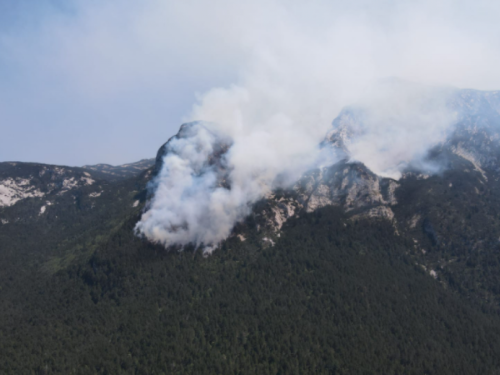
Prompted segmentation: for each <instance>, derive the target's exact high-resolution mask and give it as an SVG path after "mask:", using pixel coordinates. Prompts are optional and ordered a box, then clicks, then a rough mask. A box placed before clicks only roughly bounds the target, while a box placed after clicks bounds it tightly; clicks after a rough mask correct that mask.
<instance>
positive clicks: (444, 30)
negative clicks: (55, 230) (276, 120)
mask: <svg viewBox="0 0 500 375" xmlns="http://www.w3.org/2000/svg"><path fill="white" fill-rule="evenodd" d="M499 10H500V8H499V6H498V5H497V2H494V1H479V2H478V1H472V0H471V1H448V0H445V1H441V2H436V1H418V2H415V1H408V2H404V1H397V2H395V1H375V2H373V1H361V0H359V1H355V2H349V4H348V5H346V2H345V1H322V0H317V1H312V2H307V4H306V2H300V1H294V0H291V1H281V0H268V1H263V0H262V1H261V0H254V1H248V2H246V1H243V2H231V1H226V0H214V1H196V0H186V1H183V2H177V1H176V2H174V1H171V0H143V1H135V0H122V1H111V0H65V1H62V0H0V161H36V162H43V163H54V164H66V165H83V164H92V163H99V162H105V163H111V164H119V163H126V162H132V161H136V160H139V159H142V158H148V157H154V156H155V153H156V151H157V149H158V147H159V146H160V145H161V144H162V143H163V142H165V141H166V140H167V139H168V138H169V137H170V136H171V135H173V134H174V133H175V132H176V131H177V129H178V127H179V125H180V124H181V122H182V120H183V119H184V118H189V114H190V113H191V111H192V106H193V104H194V103H196V101H197V93H198V94H203V93H206V92H207V91H209V90H210V89H212V88H214V87H226V88H227V87H230V86H231V85H232V84H237V85H240V86H242V87H243V88H248V87H250V88H251V87H252V85H253V83H255V82H259V81H262V80H265V81H266V84H268V85H270V89H271V91H272V90H276V92H279V90H284V91H286V90H296V91H297V92H299V93H303V96H302V97H298V99H297V100H296V99H294V101H293V103H292V102H287V105H288V106H293V107H294V108H296V107H297V106H300V105H304V103H307V102H308V100H311V98H314V100H315V101H321V102H324V103H325V106H328V108H327V110H326V109H325V110H324V112H325V113H327V115H328V116H330V117H332V116H334V114H335V113H336V112H337V111H338V109H339V108H340V107H341V106H342V105H345V104H348V103H349V102H350V101H352V100H354V98H356V95H357V94H359V92H360V90H361V88H362V87H364V86H365V85H366V84H368V83H369V82H370V81H371V80H373V79H377V78H380V77H383V76H388V75H391V76H392V75H396V76H401V77H403V78H407V79H411V80H415V81H423V82H430V83H442V84H451V85H456V86H459V87H475V88H484V89H493V88H500V76H499V74H498V73H497V71H498V66H499V63H500V50H499V47H498V46H499V45H500V26H499V25H498V22H497V20H498V18H499V16H500V12H499ZM316 88H317V89H316ZM254 91H255V90H254ZM250 92H253V91H251V90H250ZM255 95H258V94H255ZM270 97H271V99H269V100H268V98H266V100H265V102H266V105H267V106H273V105H274V104H275V103H274V102H273V97H272V96H270ZM262 100H263V99H262ZM280 103H282V102H280ZM313 107H314V108H315V110H319V111H323V109H322V107H321V106H320V107H318V108H319V109H317V107H315V106H309V107H304V110H307V108H313ZM252 108H255V111H259V108H261V107H259V106H254V107H252ZM280 111H282V109H280ZM196 113H208V115H210V113H211V112H210V111H206V110H205V111H198V112H196ZM217 116H220V113H218V114H217ZM217 116H215V117H217ZM258 117H259V116H257V115H255V114H252V116H250V118H258ZM217 118H219V117H217ZM332 119H333V118H332ZM205 120H210V119H209V118H206V119H205Z"/></svg>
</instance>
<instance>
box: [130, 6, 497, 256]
mask: <svg viewBox="0 0 500 375" xmlns="http://www.w3.org/2000/svg"><path fill="white" fill-rule="evenodd" d="M260 5H262V4H260ZM366 6H367V7H368V5H366ZM263 8H265V9H270V10H272V11H271V12H270V13H271V14H275V15H279V17H278V18H273V19H269V18H268V17H263V21H262V22H263V24H265V26H266V27H264V29H263V30H264V31H263V32H259V31H252V32H250V31H249V30H247V29H246V28H245V27H244V28H243V30H239V31H240V32H241V33H242V34H241V35H242V36H243V39H242V40H243V41H244V43H243V44H244V45H246V46H248V47H249V50H250V51H251V53H250V54H249V55H248V56H247V58H248V59H247V60H246V62H245V64H244V65H243V68H242V69H241V71H240V74H239V76H238V79H237V80H236V82H235V83H234V84H232V85H229V86H228V87H219V88H214V89H211V90H209V91H207V92H205V93H203V94H201V95H199V97H198V102H197V103H196V104H195V105H194V106H193V108H192V111H191V113H190V115H188V116H187V117H186V119H185V120H186V121H194V120H201V121H208V122H209V124H205V125H203V126H204V128H203V130H200V131H199V133H200V134H199V135H198V133H193V134H192V137H191V138H190V139H189V141H188V142H187V143H188V144H189V145H185V147H186V150H189V152H188V151H186V152H184V151H183V152H182V153H181V152H180V151H175V152H172V153H171V154H167V155H166V156H165V159H164V167H163V169H162V171H161V173H160V175H159V176H158V178H157V179H156V180H155V181H154V186H155V188H156V190H155V195H154V197H153V199H152V201H151V202H150V205H149V206H148V211H147V212H146V213H145V214H144V215H143V217H142V219H141V221H140V222H139V223H138V225H137V227H136V229H137V230H138V232H140V233H142V234H144V235H146V237H148V238H149V239H150V240H152V241H155V242H160V243H162V244H164V245H166V246H168V245H181V246H182V245H186V244H188V243H195V244H197V245H204V246H207V249H208V250H210V249H212V248H213V246H215V245H217V244H218V243H219V242H220V241H221V240H223V239H224V238H226V237H227V236H228V235H229V234H230V231H231V229H232V227H233V226H234V224H235V223H237V222H238V221H240V220H242V219H243V218H244V217H245V216H246V215H247V214H248V213H249V212H250V207H251V205H252V204H253V203H254V202H256V201H257V200H259V199H261V198H263V197H265V196H266V195H267V194H269V193H270V192H271V191H272V190H273V189H275V188H276V187H287V186H290V185H291V184H292V183H293V182H295V181H296V180H297V179H298V178H299V177H300V176H301V175H302V173H304V172H305V171H306V170H308V169H311V168H317V167H322V166H327V165H331V164H332V163H334V162H335V161H336V160H337V155H335V154H328V153H327V154H325V153H324V152H326V151H325V150H324V149H323V153H322V152H321V149H320V148H319V147H318V145H319V143H320V142H321V141H322V139H323V138H324V137H325V134H327V132H328V131H329V130H330V129H331V122H332V120H333V119H334V118H335V117H336V116H337V115H338V114H339V112H340V110H341V108H342V107H343V106H345V105H347V104H351V103H358V104H357V107H358V108H361V109H362V111H361V112H362V114H363V118H362V121H360V122H358V123H355V124H354V125H357V128H355V129H351V130H353V132H352V136H351V137H350V139H348V140H347V141H348V146H349V147H348V148H349V154H350V158H351V160H353V161H360V162H362V163H364V164H365V165H367V166H368V167H369V168H370V169H372V170H373V171H374V172H375V173H377V174H379V175H381V176H386V177H392V178H395V179H398V178H399V177H400V175H401V171H402V170H403V169H404V168H405V167H406V166H407V165H408V164H409V163H413V165H414V166H419V165H420V166H422V167H425V168H427V169H428V167H429V166H426V165H423V161H424V157H425V154H426V152H427V151H428V150H429V149H430V148H431V147H433V146H434V145H436V144H437V143H439V142H440V141H442V140H443V139H444V137H446V135H447V134H448V132H449V131H450V130H451V129H452V126H453V124H454V120H455V117H454V113H452V112H451V111H450V110H449V109H448V108H447V107H446V102H447V100H448V97H449V95H450V94H451V93H452V92H453V90H452V89H436V88H429V87H426V86H421V85H417V84H402V83H401V82H398V81H392V83H391V82H389V83H387V82H386V83H384V84H382V85H380V84H375V82H377V81H378V80H379V78H381V77H384V76H393V75H397V76H401V77H404V78H410V79H413V80H415V81H418V82H425V83H429V82H431V83H433V82H441V83H442V82H443V80H442V79H441V78H444V79H445V80H446V79H448V81H447V83H451V84H454V83H460V82H464V81H463V80H462V81H460V80H456V79H454V78H457V77H458V76H459V75H458V74H457V73H458V72H460V74H464V73H465V72H466V68H468V69H470V67H471V65H472V66H474V64H476V65H477V67H478V69H479V66H480V65H482V63H483V61H482V60H481V58H479V57H478V53H481V52H483V50H482V47H484V43H475V42H476V40H475V39H474V35H475V34H474V33H471V34H467V35H466V34H464V30H462V29H460V28H459V27H458V23H457V20H456V19H451V18H446V17H444V18H443V19H440V20H439V23H438V22H437V20H438V17H437V16H436V14H438V15H440V16H442V15H443V14H445V12H446V10H448V9H447V7H446V6H444V7H439V6H438V7H437V8H435V7H434V6H432V5H430V3H425V4H424V3H420V4H419V5H417V6H411V5H408V4H405V5H404V6H402V7H400V8H398V9H397V10H396V11H395V12H394V14H397V15H398V17H399V18H397V17H395V18H394V19H391V18H390V17H389V19H387V17H386V16H385V15H381V16H380V17H378V18H377V17H375V18H371V17H368V16H367V15H366V13H364V12H361V13H360V14H356V12H355V11H356V10H359V8H357V9H354V11H353V9H350V10H349V9H348V10H347V11H345V12H340V13H339V14H340V15H337V14H335V15H333V16H332V17H333V18H332V19H330V20H325V19H324V18H322V17H320V18H321V19H320V22H319V25H320V26H317V27H312V25H311V24H308V23H307V22H305V23H304V18H301V17H300V16H299V15H300V12H301V11H304V10H305V12H304V13H305V14H306V16H305V18H307V16H308V15H309V16H310V15H311V14H315V15H317V14H319V13H317V12H318V10H319V11H321V10H322V9H328V7H327V6H326V5H325V4H323V3H315V5H314V7H313V8H315V10H314V11H313V12H312V13H309V14H308V12H307V11H308V10H310V9H305V8H304V7H303V6H299V5H297V4H295V8H293V7H292V8H293V11H288V10H287V9H286V8H285V7H284V6H283V4H281V3H280V2H273V3H272V6H270V8H267V7H266V6H264V7H263ZM229 9H231V7H229ZM426 10H429V11H430V10H432V11H436V12H434V13H433V14H432V15H429V16H428V17H426V16H427V14H426V13H425V11H426ZM412 11H415V12H413V13H412ZM328 14H330V13H328ZM412 14H415V16H412ZM249 17H250V22H249V23H248V24H247V25H250V24H253V23H252V22H254V21H255V20H254V19H252V16H249ZM424 18H425V22H424ZM269 21H273V22H269ZM386 21H390V22H389V23H388V25H389V26H387V28H386V29H384V27H382V24H383V23H384V22H386ZM405 21H408V22H407V23H405ZM328 22H330V24H329V23H328ZM403 23H404V24H405V25H406V26H402V24H403ZM249 29H250V28H249ZM270 29H273V32H270V31H269V30H270ZM253 30H259V28H255V29H253ZM456 42H460V43H456ZM489 57H491V58H492V61H493V60H498V56H496V55H494V54H493V55H491V54H490V55H489ZM462 77H463V76H462ZM340 125H342V118H340V120H339V121H338V122H337V123H336V124H335V126H340ZM351 125H352V124H351ZM336 130H337V131H340V130H341V129H340V128H337V129H336ZM334 131H335V129H334ZM207 132H208V133H207ZM206 134H216V135H217V136H216V137H223V138H225V139H229V140H230V144H231V146H230V147H229V148H228V151H227V152H226V153H225V154H224V156H223V163H224V170H225V171H226V172H227V173H226V172H225V173H226V174H225V177H224V178H225V179H226V180H227V186H224V184H222V185H221V184H220V180H221V178H220V175H219V171H217V170H215V169H214V167H213V166H207V164H206V163H205V164H203V163H202V164H197V163H198V161H199V160H203V156H205V157H206V156H207V155H209V154H210V153H211V152H212V151H213V150H212V148H213V144H214V142H215V139H214V140H213V142H208V143H206V144H205V143H203V144H204V145H205V146H206V148H205V146H203V147H201V146H200V142H201V140H202V139H204V138H205V136H206ZM183 142H184V143H186V142H185V141H182V142H180V141H179V145H180V144H182V143H183ZM174 143H175V148H176V149H177V143H178V142H177V140H176V141H175V142H174ZM195 145H197V146H195ZM172 147H174V144H173V145H172ZM179 147H180V146H179ZM181 154H182V155H181ZM200 158H201V159H200ZM179 165H182V168H179ZM426 171H427V172H428V170H426ZM229 187H230V188H229Z"/></svg>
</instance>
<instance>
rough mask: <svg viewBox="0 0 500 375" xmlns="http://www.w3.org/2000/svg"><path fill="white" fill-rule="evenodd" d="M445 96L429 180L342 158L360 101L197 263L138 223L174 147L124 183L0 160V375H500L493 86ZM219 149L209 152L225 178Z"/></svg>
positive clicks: (414, 172) (499, 128) (499, 196)
mask: <svg viewBox="0 0 500 375" xmlns="http://www.w3.org/2000/svg"><path fill="white" fill-rule="evenodd" d="M448 105H449V106H450V107H451V108H453V109H454V110H455V111H456V114H457V124H456V126H455V127H454V128H453V130H452V132H451V133H450V134H448V135H447V137H446V139H445V140H443V141H442V142H439V143H437V144H436V146H435V147H434V148H433V149H432V150H431V151H430V152H429V154H428V156H427V160H426V161H427V162H428V163H429V164H430V165H434V166H436V165H438V166H440V168H439V172H438V173H426V172H425V171H422V170H421V169H417V168H416V167H415V166H412V165H411V163H409V164H408V167H407V168H406V170H405V171H404V173H403V176H402V178H400V179H399V180H397V181H396V180H394V179H391V178H384V177H380V176H377V175H376V174H375V173H373V172H372V171H370V170H369V169H368V168H367V167H366V166H365V165H363V164H362V163H360V162H356V161H353V160H350V153H349V139H350V137H353V136H354V135H355V134H356V132H357V131H359V129H360V128H362V127H360V126H359V125H360V124H361V122H362V121H363V108H356V107H349V108H346V109H345V110H343V111H342V112H341V114H340V115H339V117H338V118H337V119H335V120H334V122H333V128H332V131H331V132H330V133H329V134H328V135H327V136H326V137H325V140H324V142H323V143H322V147H331V148H332V149H334V150H335V151H336V152H338V154H339V155H340V156H341V157H340V161H339V162H338V163H336V164H334V165H332V166H329V167H326V168H322V169H317V170H312V171H309V172H308V173H306V174H305V175H304V176H303V177H302V178H301V179H300V180H299V181H298V182H297V183H296V184H295V185H294V186H292V187H291V188H290V189H286V190H276V191H274V192H273V193H272V194H270V195H269V196H267V197H266V198H264V199H262V200H261V201H259V202H257V203H256V204H255V205H254V207H253V210H252V213H251V214H250V215H249V216H248V217H247V218H246V219H245V220H244V221H243V222H241V223H239V224H237V225H236V227H235V228H234V231H233V234H232V235H231V236H230V237H229V238H228V239H227V240H226V241H224V242H223V243H221V244H220V246H219V248H218V249H217V250H216V251H215V252H214V253H213V254H212V255H211V256H208V257H204V256H202V254H201V252H200V251H194V249H193V248H190V247H187V248H185V249H184V250H183V251H180V252H178V251H165V249H164V248H163V247H161V246H158V245H155V244H151V243H149V242H147V241H145V240H144V239H141V238H139V237H137V236H135V235H134V233H133V228H134V225H135V223H137V221H138V219H139V217H140V214H141V211H142V209H143V208H144V207H145V205H146V204H147V200H148V194H147V192H148V188H147V186H148V182H149V181H151V178H152V177H153V176H155V175H156V174H157V173H158V171H159V170H160V169H161V168H162V160H163V157H164V156H165V154H166V153H169V152H170V153H172V152H176V150H173V149H172V148H171V147H170V146H169V142H167V143H166V144H165V145H163V146H162V147H161V148H160V150H159V151H158V156H157V159H156V162H155V165H154V166H153V165H152V164H151V165H150V166H149V168H148V169H145V170H143V171H142V172H139V173H137V174H135V175H133V176H131V177H129V178H125V175H123V176H122V177H123V178H120V179H118V178H115V177H112V178H110V177H109V176H107V175H106V176H104V174H105V171H104V170H103V169H99V168H97V169H92V168H91V167H85V168H73V167H71V168H70V167H58V166H48V165H41V164H32V163H0V353H1V355H0V372H2V373H6V374H18V373H35V374H51V373H67V374H71V373H74V374H80V373H82V374H87V373H98V374H105V373H130V374H142V373H144V374H146V373H148V374H149V373H183V374H184V373H193V374H200V373H227V374H232V373H245V374H246V373H248V374H279V373H287V374H288V373H297V374H298V373H324V374H331V373H338V374H367V373H380V374H401V373H408V374H422V373H428V374H457V373H470V374H473V373H477V374H496V373H498V372H499V371H500V315H499V313H500V185H499V182H498V179H499V177H500V174H499V173H500V171H499V169H498V163H497V161H498V160H499V159H498V158H499V156H500V147H499V146H500V143H499V142H500V112H499V111H500V94H499V93H498V92H480V91H474V90H459V91H457V92H456V93H455V95H453V96H452V97H451V100H450V101H449V103H448ZM195 130H196V126H193V125H185V126H183V127H182V128H181V130H180V132H179V134H178V135H176V137H177V138H182V137H183V136H185V135H186V134H188V133H189V132H192V131H195ZM228 147H230V144H229V143H228V142H225V141H224V142H220V144H218V146H217V147H215V148H214V150H215V151H214V152H213V153H211V154H210V156H209V157H208V159H207V161H206V164H207V165H209V166H210V168H211V170H216V171H218V172H217V177H218V179H217V183H218V184H219V185H220V186H223V187H225V188H230V184H229V183H228V181H227V179H226V175H227V169H226V166H225V164H224V163H223V162H222V161H221V156H222V155H224V153H225V152H226V151H227V149H228ZM138 168H139V167H138ZM139 169H140V168H139ZM103 173H104V174H103ZM152 188H154V185H153V184H149V189H152Z"/></svg>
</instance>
